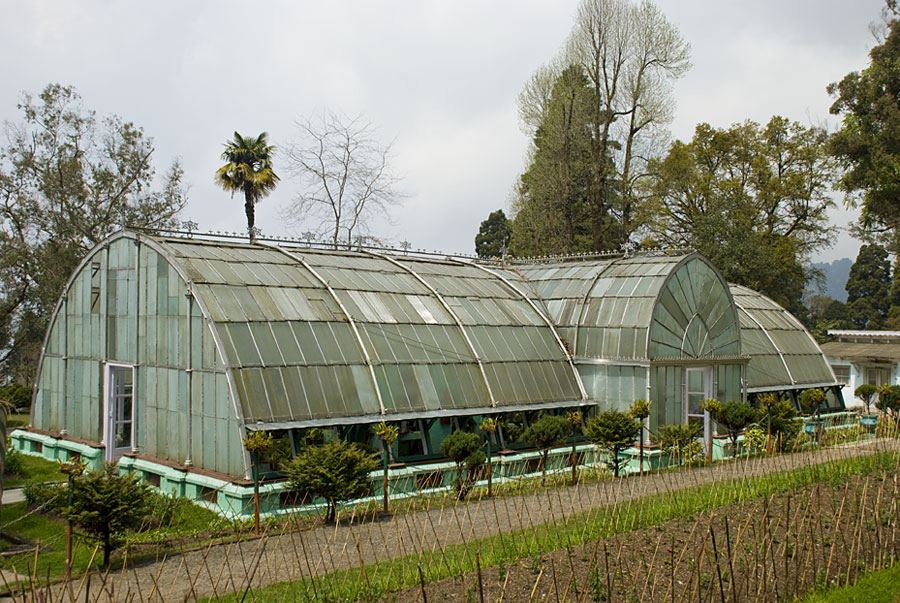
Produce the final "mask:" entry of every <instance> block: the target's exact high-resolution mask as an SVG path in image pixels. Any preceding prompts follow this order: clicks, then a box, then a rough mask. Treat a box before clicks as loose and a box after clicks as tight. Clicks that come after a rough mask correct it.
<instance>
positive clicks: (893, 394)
mask: <svg viewBox="0 0 900 603" xmlns="http://www.w3.org/2000/svg"><path fill="white" fill-rule="evenodd" d="M875 406H876V407H877V408H878V410H880V411H881V412H883V413H886V414H889V415H890V416H891V417H892V418H893V419H894V420H895V421H897V422H898V423H900V385H888V386H885V387H882V388H881V389H880V390H878V402H876V403H875Z"/></svg>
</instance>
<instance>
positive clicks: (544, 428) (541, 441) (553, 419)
mask: <svg viewBox="0 0 900 603" xmlns="http://www.w3.org/2000/svg"><path fill="white" fill-rule="evenodd" d="M568 431H569V422H568V421H567V420H566V418H565V417H561V416H559V415H544V416H542V417H541V418H539V419H538V420H537V421H535V422H534V423H532V424H531V425H529V426H528V429H526V430H525V432H524V433H522V438H521V440H522V442H523V443H524V444H527V445H528V446H534V447H535V448H538V449H540V451H541V480H542V481H543V479H544V477H545V476H546V475H547V458H548V457H549V455H550V449H551V448H553V447H554V446H556V445H557V444H559V442H560V441H561V440H562V439H563V438H564V437H565V436H566V433H567V432H568Z"/></svg>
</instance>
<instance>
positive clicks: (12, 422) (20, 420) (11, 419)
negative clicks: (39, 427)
mask: <svg viewBox="0 0 900 603" xmlns="http://www.w3.org/2000/svg"><path fill="white" fill-rule="evenodd" d="M30 422H31V418H30V417H29V416H28V415H27V414H21V413H12V414H9V415H7V416H6V432H7V433H9V432H10V431H12V430H13V429H16V428H18V427H25V426H26V425H28V423H30Z"/></svg>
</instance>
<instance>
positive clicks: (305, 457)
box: [284, 440, 378, 522]
mask: <svg viewBox="0 0 900 603" xmlns="http://www.w3.org/2000/svg"><path fill="white" fill-rule="evenodd" d="M376 467H378V462H377V461H376V460H375V457H374V456H373V455H371V454H369V453H368V452H365V451H363V450H362V449H361V448H359V447H358V446H357V445H356V444H351V443H348V442H345V441H344V440H333V441H331V442H328V443H327V444H323V445H321V446H308V447H307V448H306V449H305V450H304V451H303V452H302V453H301V454H300V455H299V456H297V457H296V458H295V459H293V460H292V461H289V462H288V463H285V465H284V472H285V473H286V474H287V476H288V480H289V481H288V483H289V486H290V488H291V489H293V490H294V491H296V492H299V493H300V494H302V495H308V496H312V497H315V496H318V497H320V498H324V499H325V500H326V501H327V502H328V508H327V513H326V516H325V521H328V522H332V521H335V520H336V518H337V506H338V504H339V503H342V502H345V501H348V500H353V499H355V498H361V497H363V496H367V495H368V494H371V492H372V483H371V482H370V481H369V473H370V472H372V471H374V470H375V468H376Z"/></svg>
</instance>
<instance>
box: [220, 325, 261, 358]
mask: <svg viewBox="0 0 900 603" xmlns="http://www.w3.org/2000/svg"><path fill="white" fill-rule="evenodd" d="M224 326H225V330H227V331H228V334H229V335H230V336H231V341H232V342H233V343H234V351H235V352H236V353H237V362H238V363H239V364H240V365H241V366H258V365H260V364H261V361H260V358H259V354H258V353H257V351H256V343H255V342H254V341H253V336H252V335H251V334H250V327H249V326H248V325H247V323H243V322H234V323H227V324H225V325H224Z"/></svg>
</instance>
